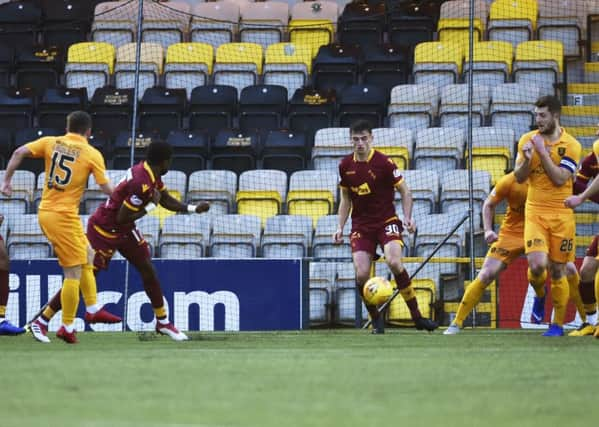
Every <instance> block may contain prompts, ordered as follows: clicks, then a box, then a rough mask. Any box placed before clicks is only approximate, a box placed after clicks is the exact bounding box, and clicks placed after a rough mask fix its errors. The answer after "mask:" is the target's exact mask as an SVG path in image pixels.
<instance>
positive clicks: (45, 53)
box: [15, 45, 64, 95]
mask: <svg viewBox="0 0 599 427" xmlns="http://www.w3.org/2000/svg"><path fill="white" fill-rule="evenodd" d="M63 71H64V50H63V49H61V48H58V47H56V46H51V47H44V46H37V45H36V46H31V47H21V48H19V49H18V50H17V54H16V58H15V78H16V86H17V87H18V88H31V89H33V90H34V91H35V93H36V94H37V95H41V94H42V93H43V92H44V90H45V89H46V88H49V87H56V86H57V85H58V76H59V75H60V74H61V73H62V72H63Z"/></svg>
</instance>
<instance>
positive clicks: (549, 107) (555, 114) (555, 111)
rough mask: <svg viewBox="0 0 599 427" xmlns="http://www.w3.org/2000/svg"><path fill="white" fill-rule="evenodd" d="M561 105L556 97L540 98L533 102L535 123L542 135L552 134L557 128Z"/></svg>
mask: <svg viewBox="0 0 599 427" xmlns="http://www.w3.org/2000/svg"><path fill="white" fill-rule="evenodd" d="M561 112H562V103H561V102H560V100H559V99H558V98H557V97H556V96H551V95H547V96H542V97H540V98H539V99H537V102H535V122H536V124H537V127H538V128H539V132H540V133H541V134H542V135H550V134H552V133H553V132H554V131H555V129H556V128H557V127H559V116H560V114H561Z"/></svg>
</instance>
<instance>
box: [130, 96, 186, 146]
mask: <svg viewBox="0 0 599 427" xmlns="http://www.w3.org/2000/svg"><path fill="white" fill-rule="evenodd" d="M186 101H187V95H186V93H185V89H167V88H164V87H159V86H154V87H149V88H147V89H146V91H145V92H144V94H143V97H142V98H141V102H140V103H139V129H140V130H141V131H142V132H146V133H148V132H150V133H152V132H154V133H158V134H159V135H160V136H161V137H162V138H166V137H167V135H168V134H169V132H170V131H171V130H177V129H179V128H181V126H182V124H183V114H184V113H185V110H186Z"/></svg>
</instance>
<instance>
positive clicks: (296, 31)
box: [289, 19, 335, 57]
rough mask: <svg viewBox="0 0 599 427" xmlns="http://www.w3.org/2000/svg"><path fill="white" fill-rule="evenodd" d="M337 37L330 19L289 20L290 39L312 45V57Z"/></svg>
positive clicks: (293, 41)
mask: <svg viewBox="0 0 599 427" xmlns="http://www.w3.org/2000/svg"><path fill="white" fill-rule="evenodd" d="M334 37H335V28H334V27H333V23H332V22H331V21H329V20H328V19H292V20H291V21H290V22H289V40H290V41H291V42H292V43H299V44H303V45H307V46H310V47H311V49H312V57H314V56H316V53H318V48H319V47H320V46H322V45H327V44H329V43H332V42H333V40H334Z"/></svg>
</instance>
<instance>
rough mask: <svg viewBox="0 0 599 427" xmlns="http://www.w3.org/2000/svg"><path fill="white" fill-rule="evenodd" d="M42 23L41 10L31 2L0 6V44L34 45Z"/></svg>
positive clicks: (16, 2)
mask: <svg viewBox="0 0 599 427" xmlns="http://www.w3.org/2000/svg"><path fill="white" fill-rule="evenodd" d="M41 22H42V10H41V8H39V7H38V5H37V4H36V3H35V2H32V1H13V2H9V3H4V4H2V5H0V44H4V45H8V46H15V47H18V48H21V47H28V46H32V45H34V44H35V42H36V41H37V37H38V31H39V28H40V24H41Z"/></svg>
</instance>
